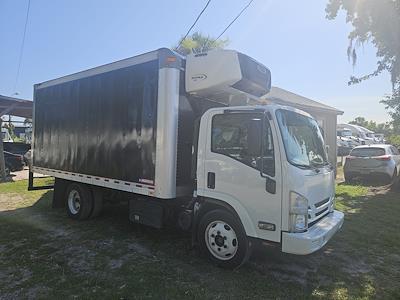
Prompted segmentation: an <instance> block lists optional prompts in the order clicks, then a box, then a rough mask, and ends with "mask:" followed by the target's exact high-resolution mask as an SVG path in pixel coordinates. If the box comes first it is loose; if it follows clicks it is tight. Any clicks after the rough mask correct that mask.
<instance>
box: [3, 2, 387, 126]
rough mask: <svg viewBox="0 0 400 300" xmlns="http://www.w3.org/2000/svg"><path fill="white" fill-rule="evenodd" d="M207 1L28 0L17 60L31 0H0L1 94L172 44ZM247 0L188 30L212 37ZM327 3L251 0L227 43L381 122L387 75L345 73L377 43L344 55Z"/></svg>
mask: <svg viewBox="0 0 400 300" xmlns="http://www.w3.org/2000/svg"><path fill="white" fill-rule="evenodd" d="M206 2H207V1H206V0H168V1H163V0H158V1H156V0H146V1H136V0H113V1H109V0H85V1H82V0H31V5H30V12H29V18H28V24H27V31H26V38H25V46H24V51H23V56H22V61H21V69H20V75H19V78H18V81H17V85H16V88H15V89H14V85H15V82H16V74H17V69H18V61H19V60H18V58H19V53H20V49H21V43H22V37H23V32H24V24H25V17H26V11H27V6H28V0H0V94H2V95H6V96H11V95H13V94H14V93H16V92H17V93H18V94H19V95H18V96H17V97H20V98H23V99H32V98H33V85H34V84H35V83H39V82H43V81H46V80H49V79H53V78H56V77H60V76H63V75H67V74H71V73H74V72H78V71H81V70H85V69H88V68H92V67H95V66H99V65H102V64H106V63H110V62H113V61H116V60H120V59H123V58H127V57H131V56H135V55H138V54H141V53H144V52H148V51H151V50H155V49H158V48H161V47H172V46H173V45H175V44H176V43H177V41H178V40H179V39H180V37H182V35H183V34H185V33H186V31H187V30H188V29H189V27H190V25H191V24H192V23H193V21H194V20H195V18H196V17H197V15H198V14H199V12H200V11H201V9H202V8H203V7H204V5H205V3H206ZM247 3H248V0H211V2H210V5H209V6H208V8H207V10H206V11H205V13H204V14H203V16H202V17H201V18H200V20H199V21H198V23H197V25H196V26H195V27H194V28H193V32H195V31H199V32H202V33H203V34H209V35H211V36H214V37H215V36H218V35H219V34H220V33H221V32H222V30H223V29H224V28H225V27H226V26H227V25H228V24H229V22H230V21H232V19H233V18H234V17H235V16H236V15H237V14H238V13H239V11H240V10H241V9H242V8H243V7H244V6H245V5H246V4H247ZM326 3H327V1H324V0H308V1H298V0H254V1H253V3H252V5H251V6H250V7H249V8H248V9H247V10H246V11H245V13H244V14H243V15H242V16H241V17H240V18H239V19H238V20H237V21H236V22H235V23H234V24H233V25H232V26H231V27H230V28H229V30H228V31H227V32H226V33H225V34H224V36H223V38H228V39H229V40H230V44H229V46H228V48H230V49H235V50H238V51H240V52H243V53H245V54H247V55H249V56H251V57H253V58H254V59H256V60H258V61H259V62H261V63H263V64H264V65H266V66H267V67H268V68H269V69H270V70H271V73H272V85H274V86H278V87H281V88H284V89H286V90H289V91H291V92H294V93H297V94H300V95H302V96H305V97H308V98H311V99H313V100H316V101H320V102H322V103H324V104H327V105H330V106H333V107H335V108H338V109H340V110H342V111H344V115H343V116H340V117H339V119H338V121H339V122H348V121H350V120H352V119H354V118H355V117H357V116H363V117H365V118H366V119H369V120H375V121H377V122H386V121H388V120H389V117H388V115H387V113H386V111H385V108H384V105H382V104H380V103H379V100H380V99H382V98H383V96H384V95H385V94H388V93H390V91H391V84H390V76H389V74H386V73H385V74H383V75H382V76H380V77H376V78H373V79H371V80H368V81H365V82H363V83H361V84H358V85H352V86H348V85H347V82H348V80H349V78H350V76H351V75H355V76H358V75H364V74H366V73H369V72H371V71H373V70H375V67H376V56H375V53H376V49H374V48H373V47H372V46H371V45H364V47H362V48H360V49H359V50H358V53H359V58H358V62H357V65H356V67H355V68H353V66H352V65H351V63H350V62H349V61H348V59H347V54H346V50H347V45H348V40H347V36H348V34H349V32H350V31H351V26H350V25H349V24H346V22H345V15H344V13H343V12H342V13H341V14H339V16H338V18H336V19H335V20H333V21H331V20H327V19H326V18H325V15H326V14H325V7H326Z"/></svg>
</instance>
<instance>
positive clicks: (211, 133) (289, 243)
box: [196, 105, 343, 265]
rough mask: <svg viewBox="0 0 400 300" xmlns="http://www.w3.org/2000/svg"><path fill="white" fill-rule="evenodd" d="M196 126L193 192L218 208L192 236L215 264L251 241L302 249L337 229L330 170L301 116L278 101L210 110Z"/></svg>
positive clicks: (317, 135)
mask: <svg viewBox="0 0 400 300" xmlns="http://www.w3.org/2000/svg"><path fill="white" fill-rule="evenodd" d="M200 124H201V125H200V131H199V143H198V144H199V148H198V159H197V191H196V194H197V197H199V198H202V199H205V202H206V203H207V202H214V203H216V204H217V205H218V204H220V205H222V207H224V209H222V210H221V215H218V214H214V216H213V217H211V218H206V219H207V222H208V224H207V225H203V226H201V225H200V226H199V228H200V230H199V233H198V238H199V244H200V245H203V249H204V250H206V251H208V252H209V253H211V255H212V256H213V257H214V259H215V260H216V261H219V263H220V264H227V265H229V264H232V263H235V262H236V264H238V263H239V262H238V261H240V259H245V257H246V252H247V251H250V250H248V249H249V248H250V247H251V246H249V244H251V241H252V240H253V241H254V239H258V240H263V241H270V242H275V243H278V244H279V245H280V247H281V249H282V251H283V252H287V253H292V254H300V255H304V254H309V253H312V252H314V251H316V250H318V249H320V248H321V247H322V246H324V245H325V244H326V243H327V241H328V240H329V238H330V237H331V236H332V235H333V234H334V233H335V232H336V231H337V230H338V229H339V228H340V227H341V226H342V223H343V214H342V213H341V212H338V211H335V210H334V204H335V189H334V170H333V167H332V166H331V165H330V164H329V163H328V159H327V154H326V151H325V147H324V141H323V138H322V134H321V132H320V130H319V127H318V124H317V122H316V121H315V120H314V119H313V118H312V117H311V116H310V115H309V114H307V113H305V112H303V111H300V110H298V109H294V108H291V107H285V106H280V105H266V106H254V107H243V106H242V107H240V106H239V107H229V108H214V109H211V110H209V111H207V113H206V114H204V115H203V117H202V118H201V123H200ZM199 207H201V205H199ZM217 210H218V209H217ZM224 210H225V211H228V212H230V213H232V216H234V217H236V218H238V220H237V221H238V222H237V223H238V224H240V225H238V224H235V222H233V221H231V222H232V223H229V218H226V216H225V214H224V213H222V212H223V211H224ZM201 217H202V218H204V216H201ZM215 228H217V229H215ZM236 231H238V232H236ZM243 235H245V237H243ZM220 236H222V239H225V240H224V241H227V242H225V243H221V242H220V243H218V241H219V240H222V239H221V238H220ZM239 239H242V240H241V241H239ZM221 245H222V246H221ZM224 247H226V248H224ZM240 247H242V248H243V249H240ZM235 256H241V258H239V259H238V258H236V259H235V258H232V257H235Z"/></svg>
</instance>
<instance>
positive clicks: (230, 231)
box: [198, 209, 251, 269]
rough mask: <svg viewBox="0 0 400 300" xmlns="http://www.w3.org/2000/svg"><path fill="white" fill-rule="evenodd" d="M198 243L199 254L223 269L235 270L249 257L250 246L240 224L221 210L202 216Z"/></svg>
mask: <svg viewBox="0 0 400 300" xmlns="http://www.w3.org/2000/svg"><path fill="white" fill-rule="evenodd" d="M198 241H199V246H200V250H201V252H202V253H204V254H205V255H207V256H208V258H209V259H210V260H211V261H213V262H214V263H215V264H216V265H218V266H220V267H223V268H227V269H234V268H237V267H239V266H241V265H242V264H243V263H245V262H246V261H247V260H248V258H249V257H250V253H251V245H250V243H249V241H248V239H247V236H246V233H245V232H244V229H243V226H242V224H241V223H240V221H239V220H238V219H237V218H235V217H234V216H233V215H232V214H231V213H229V212H227V211H225V210H222V209H216V210H212V211H210V212H208V213H206V214H205V215H204V216H203V218H202V219H201V221H200V224H199V227H198Z"/></svg>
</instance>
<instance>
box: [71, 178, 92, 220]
mask: <svg viewBox="0 0 400 300" xmlns="http://www.w3.org/2000/svg"><path fill="white" fill-rule="evenodd" d="M65 195H66V206H67V213H68V216H69V217H70V218H71V219H74V220H86V219H88V218H89V215H90V213H91V212H92V210H93V196H92V193H91V190H90V187H88V186H87V185H84V184H78V183H71V184H70V185H69V186H68V187H67V190H66V193H65Z"/></svg>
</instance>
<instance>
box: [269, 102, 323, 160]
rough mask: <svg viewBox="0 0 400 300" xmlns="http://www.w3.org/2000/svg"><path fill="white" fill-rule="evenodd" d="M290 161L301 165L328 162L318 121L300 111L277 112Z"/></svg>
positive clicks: (280, 110)
mask: <svg viewBox="0 0 400 300" xmlns="http://www.w3.org/2000/svg"><path fill="white" fill-rule="evenodd" d="M276 115H277V118H278V123H279V128H280V130H281V134H282V139H283V143H284V145H285V151H286V156H287V159H288V161H289V162H290V163H291V164H293V165H296V166H299V167H312V166H320V165H325V164H327V157H326V152H325V149H324V140H323V137H322V134H321V131H320V130H319V127H318V124H317V122H316V121H315V120H314V119H312V118H310V117H307V116H304V115H301V114H299V113H296V112H293V111H289V110H282V109H279V110H277V112H276Z"/></svg>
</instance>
